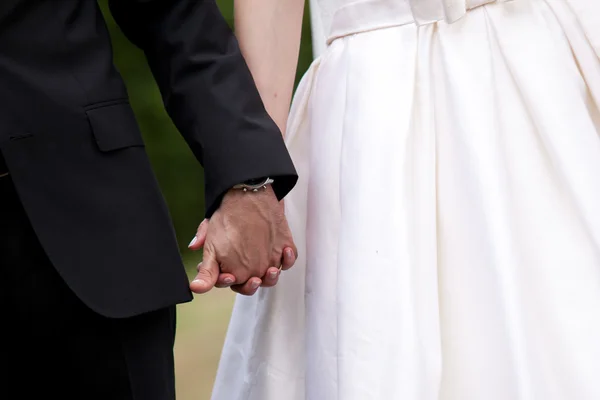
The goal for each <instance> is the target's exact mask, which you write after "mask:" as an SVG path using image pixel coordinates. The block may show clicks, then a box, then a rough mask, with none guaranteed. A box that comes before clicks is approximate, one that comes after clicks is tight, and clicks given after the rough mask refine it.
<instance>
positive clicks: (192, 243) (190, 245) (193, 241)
mask: <svg viewBox="0 0 600 400" xmlns="http://www.w3.org/2000/svg"><path fill="white" fill-rule="evenodd" d="M197 241H198V237H197V236H194V238H193V239H192V241H191V242H190V244H188V247H192V246H193V245H195V244H196V242H197Z"/></svg>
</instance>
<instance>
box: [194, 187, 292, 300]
mask: <svg viewBox="0 0 600 400" xmlns="http://www.w3.org/2000/svg"><path fill="white" fill-rule="evenodd" d="M202 247H203V248H204V257H203V261H202V263H201V264H200V265H199V266H198V275H197V276H196V278H195V279H194V280H193V281H192V283H191V285H190V287H191V289H192V291H193V292H195V293H206V292H208V291H209V290H211V289H212V288H213V287H214V286H218V287H226V286H231V288H232V290H234V291H236V292H238V293H241V294H245V295H252V294H254V293H255V292H256V290H257V289H258V288H259V287H260V286H261V285H262V286H273V285H275V284H276V283H277V280H278V278H279V268H280V266H281V267H282V269H284V270H285V269H289V268H291V267H292V266H293V264H294V262H295V260H296V257H297V251H296V247H295V245H294V241H293V239H292V236H291V233H290V230H289V227H288V224H287V221H286V219H285V215H284V212H283V207H282V205H281V204H280V203H279V202H278V201H277V198H276V197H275V194H274V193H273V190H272V189H271V187H268V188H267V189H266V190H261V191H259V192H243V191H240V190H231V191H229V192H228V193H227V194H226V195H225V197H224V198H223V202H222V204H221V207H220V208H219V209H218V210H217V211H216V212H215V213H214V214H213V216H212V218H211V219H210V220H205V221H203V222H202V224H200V227H199V228H198V232H197V234H196V237H195V238H194V240H193V241H192V243H190V249H192V250H199V249H200V248H202Z"/></svg>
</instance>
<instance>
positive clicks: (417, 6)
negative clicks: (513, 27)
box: [327, 0, 513, 45]
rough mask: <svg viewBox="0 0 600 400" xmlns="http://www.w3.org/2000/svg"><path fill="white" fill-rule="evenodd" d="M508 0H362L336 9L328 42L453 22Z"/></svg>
mask: <svg viewBox="0 0 600 400" xmlns="http://www.w3.org/2000/svg"><path fill="white" fill-rule="evenodd" d="M508 1H513V0H362V1H358V2H356V3H350V4H347V5H345V6H343V7H342V8H340V9H338V10H337V11H336V12H335V14H334V15H333V20H332V24H331V30H330V33H329V37H328V39H327V44H328V45H329V44H331V42H333V41H334V40H336V39H339V38H341V37H344V36H349V35H353V34H356V33H362V32H368V31H373V30H377V29H385V28H391V27H395V26H402V25H408V24H416V25H426V24H431V23H435V22H439V21H446V22H448V23H453V22H455V21H457V20H459V19H460V18H461V17H463V16H464V15H465V14H466V13H467V11H469V10H471V9H473V8H476V7H479V6H483V5H485V4H490V3H501V2H508Z"/></svg>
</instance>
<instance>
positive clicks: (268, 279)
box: [262, 268, 279, 287]
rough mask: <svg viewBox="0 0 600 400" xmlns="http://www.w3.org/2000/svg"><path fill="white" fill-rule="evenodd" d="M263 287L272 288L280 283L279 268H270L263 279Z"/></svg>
mask: <svg viewBox="0 0 600 400" xmlns="http://www.w3.org/2000/svg"><path fill="white" fill-rule="evenodd" d="M262 281H263V282H262V287H272V286H275V285H277V282H278V281H279V268H269V269H268V270H267V273H266V274H265V276H264V277H263V279H262Z"/></svg>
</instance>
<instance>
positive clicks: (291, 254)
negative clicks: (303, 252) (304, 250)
mask: <svg viewBox="0 0 600 400" xmlns="http://www.w3.org/2000/svg"><path fill="white" fill-rule="evenodd" d="M285 254H286V255H287V256H288V257H289V258H293V257H294V252H293V251H292V249H287V250H286V251H285Z"/></svg>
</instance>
